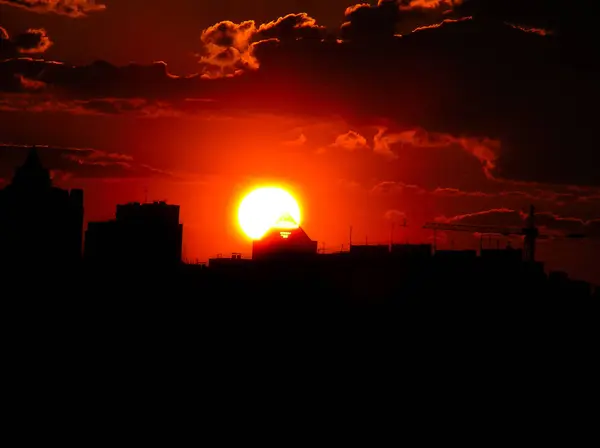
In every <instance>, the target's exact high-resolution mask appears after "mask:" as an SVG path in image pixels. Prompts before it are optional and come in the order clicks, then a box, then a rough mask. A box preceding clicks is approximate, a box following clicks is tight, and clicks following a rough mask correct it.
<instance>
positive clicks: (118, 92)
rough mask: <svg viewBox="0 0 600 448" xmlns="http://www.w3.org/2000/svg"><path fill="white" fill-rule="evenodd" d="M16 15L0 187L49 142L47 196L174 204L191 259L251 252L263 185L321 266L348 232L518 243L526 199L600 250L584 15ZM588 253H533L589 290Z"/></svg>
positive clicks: (322, 8) (495, 8)
mask: <svg viewBox="0 0 600 448" xmlns="http://www.w3.org/2000/svg"><path fill="white" fill-rule="evenodd" d="M10 3H14V2H10V1H3V2H0V17H1V18H0V27H2V29H3V30H5V31H1V32H0V34H2V36H1V37H0V39H1V46H0V47H1V49H2V50H1V51H2V54H0V59H2V61H1V62H0V89H1V91H2V99H1V100H0V131H1V134H0V135H1V138H0V144H2V146H1V147H0V178H1V179H3V181H4V182H3V183H2V184H1V185H0V186H2V187H4V186H5V185H6V184H7V183H8V182H9V181H10V179H11V176H12V172H13V169H14V168H15V167H16V166H17V165H19V164H21V162H22V161H23V160H24V157H25V153H26V151H27V148H28V147H29V146H31V145H39V146H40V154H41V157H42V159H43V161H44V163H45V165H46V166H48V167H49V168H51V169H52V170H53V178H54V181H55V182H56V184H57V185H59V186H61V187H63V188H67V189H72V188H82V189H84V190H85V192H86V195H85V198H84V201H85V204H84V206H85V210H86V222H89V221H103V220H107V219H110V218H111V217H112V216H113V215H114V207H115V205H116V204H123V203H128V202H132V201H139V202H144V200H145V198H146V197H147V198H148V199H149V200H164V199H167V200H168V202H169V203H175V204H179V205H181V214H182V216H181V219H182V222H183V223H185V226H186V227H185V228H186V231H185V237H184V239H185V241H184V246H185V249H186V250H185V252H186V256H187V257H188V258H190V259H196V258H198V259H201V260H203V261H204V260H207V259H208V258H209V257H211V256H214V255H215V254H217V253H224V254H227V253H230V252H245V253H248V252H250V247H251V242H250V241H249V240H248V239H247V238H245V237H244V235H242V234H241V232H240V231H239V227H238V224H237V222H236V219H235V214H236V207H237V204H238V203H239V201H240V200H241V198H242V197H243V196H244V195H245V194H246V193H247V192H248V191H250V190H252V189H254V188H255V187H256V186H257V185H261V184H265V183H266V184H273V185H278V186H284V187H286V188H288V189H289V190H291V191H293V193H294V195H295V196H296V197H297V198H298V201H299V202H300V204H301V205H302V208H303V211H304V212H305V213H304V216H303V228H305V229H306V231H307V233H308V235H310V237H311V238H314V239H315V240H317V241H319V243H320V244H321V243H323V242H324V243H325V244H326V246H327V247H328V248H331V249H334V248H338V247H341V246H342V245H343V244H347V243H348V239H349V238H348V229H349V227H350V226H352V227H353V234H354V239H355V241H357V242H358V241H365V240H368V241H370V242H372V243H374V242H386V241H388V240H389V234H390V227H391V226H392V225H393V224H396V230H395V232H396V233H395V235H396V238H398V239H399V240H404V239H408V240H409V241H410V242H414V243H418V242H430V241H429V240H430V238H431V237H432V234H431V232H430V231H427V230H424V229H422V228H421V227H422V226H423V225H424V224H425V223H427V222H449V223H464V224H496V225H506V226H517V225H520V223H521V222H522V215H523V213H526V211H527V208H528V206H529V204H531V203H532V204H534V205H535V206H536V208H537V210H538V214H539V218H540V219H539V225H540V227H541V228H542V230H543V231H544V232H546V233H550V234H553V233H585V234H588V235H591V236H594V235H598V233H599V227H600V224H599V223H600V221H599V220H600V207H599V205H600V187H599V180H598V179H599V178H598V176H597V173H596V171H597V167H598V162H599V160H598V151H597V144H596V143H595V124H594V120H593V114H592V113H587V112H585V111H587V110H593V107H592V106H593V104H595V101H596V100H597V99H598V97H599V92H598V86H597V85H596V83H595V81H594V80H595V79H596V75H597V74H598V71H599V69H598V66H597V62H596V61H592V60H588V59H587V58H586V56H585V55H586V54H587V53H588V51H589V50H591V51H593V50H594V47H593V46H594V45H595V44H594V43H593V42H594V41H595V40H594V39H592V38H590V33H592V31H591V29H592V28H590V27H589V26H587V23H588V22H586V20H589V18H587V16H591V15H587V16H586V15H585V14H581V13H580V11H581V9H579V10H577V11H575V8H573V7H571V6H563V8H562V9H561V10H560V11H557V10H556V9H553V8H554V7H552V6H543V5H544V4H550V3H552V2H542V1H540V2H536V3H539V5H542V6H541V7H538V9H537V10H536V11H534V12H533V13H532V11H531V10H530V9H528V7H525V6H522V5H521V6H518V7H515V5H516V4H517V3H516V2H513V1H508V2H503V3H502V4H503V5H504V6H499V5H500V4H499V3H498V2H485V1H476V0H472V1H465V2H462V3H463V5H460V6H456V5H454V6H453V5H451V3H453V2H438V3H439V4H441V5H442V6H441V7H438V8H430V7H425V6H424V5H425V4H427V6H430V4H432V3H434V2H408V1H407V2H399V3H397V2H389V1H388V2H385V1H384V2H381V3H380V4H379V6H375V5H374V4H375V3H377V2H370V3H371V6H370V7H369V8H367V7H366V6H362V7H356V8H350V9H348V10H346V7H352V2H342V1H340V2H326V3H327V4H326V5H325V4H324V3H325V2H311V1H296V2H293V1H287V2H286V1H283V2H275V3H277V4H276V5H275V4H274V2H256V3H254V4H250V3H249V2H234V1H224V2H219V5H206V4H202V3H203V2H192V1H184V0H177V1H175V2H166V1H164V2H163V1H157V2H152V5H148V4H146V3H144V5H145V6H144V8H143V11H144V14H141V15H140V14H136V15H135V17H136V21H135V26H131V24H130V21H131V17H132V14H135V13H136V11H139V10H141V9H139V8H141V7H142V3H141V2H138V1H137V0H131V1H128V2H116V1H106V2H96V7H89V8H85V3H86V2H80V5H83V7H82V9H79V10H75V11H69V10H52V5H51V2H37V3H36V5H37V6H36V8H35V10H29V9H27V8H26V7H19V8H15V7H13V6H11V5H10ZM44 3H47V7H46V8H44ZM455 3H456V2H455ZM99 4H105V6H106V8H99V7H98V5H99ZM419 4H420V6H419ZM486 4H487V5H492V6H486ZM23 5H25V6H26V5H27V2H22V5H21V6H23ZM539 5H538V6H539ZM583 9H584V10H585V8H583ZM345 11H346V12H345ZM559 12H560V14H559ZM303 13H304V14H303ZM286 14H292V15H286ZM167 17H172V18H173V19H167ZM280 17H282V18H284V19H282V20H278V19H279V18H280ZM313 19H314V20H313ZM444 19H446V22H445V23H444V22H443V20H444ZM226 20H231V21H232V22H231V23H230V22H224V21H226ZM244 20H253V21H254V22H245V24H242V23H243V22H244ZM342 22H344V23H345V25H343V26H341V24H342ZM216 24H219V25H218V26H215V25H216ZM240 24H242V25H240ZM438 24H441V25H440V26H433V25H438ZM261 25H262V26H261ZM30 28H31V29H33V30H34V31H31V32H29V33H28V32H27V30H28V29H30ZM41 28H43V29H44V31H43V32H42V31H39V30H40V29H41ZM106 29H111V30H112V31H113V33H114V34H111V35H109V36H105V35H104V33H105V30H106ZM36 30H37V31H36ZM415 30H416V31H415ZM99 35H102V36H103V37H102V38H98V37H97V36H99ZM399 35H402V36H403V37H399ZM273 39H278V41H275V40H273ZM591 54H593V53H591ZM18 58H21V59H18ZM23 58H33V59H23ZM100 60H101V62H99V61H100ZM131 61H136V62H137V65H127V64H128V63H129V62H131ZM154 61H162V62H157V63H153V62H154ZM195 74H196V75H197V76H194V75H195ZM229 75H233V76H229ZM205 78H214V79H205ZM580 111H581V112H580ZM304 218H305V219H304ZM405 219H406V221H407V226H406V227H402V223H403V222H404V220H405ZM447 238H448V239H447V240H446V241H442V240H440V244H442V245H444V247H446V248H451V247H456V248H458V247H473V248H476V247H477V246H478V245H479V241H478V239H477V238H474V237H472V236H471V235H468V234H464V235H459V234H456V235H455V234H447ZM597 241H598V240H597V239H594V238H590V239H587V240H582V241H547V242H543V243H541V244H540V245H539V246H540V247H539V256H540V258H541V259H542V260H544V261H546V262H547V263H548V265H549V266H551V267H553V268H555V269H560V270H565V271H567V272H569V273H570V274H571V275H572V276H574V277H578V278H582V279H587V280H590V281H594V280H595V279H596V278H599V277H600V272H599V271H598V269H599V268H598V265H597V263H593V261H592V260H593V259H594V257H597V254H598V253H599V250H600V246H599V243H598V242H597ZM504 242H505V241H503V242H502V244H504ZM595 282H596V283H597V282H598V281H597V280H595Z"/></svg>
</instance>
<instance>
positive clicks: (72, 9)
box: [0, 0, 106, 18]
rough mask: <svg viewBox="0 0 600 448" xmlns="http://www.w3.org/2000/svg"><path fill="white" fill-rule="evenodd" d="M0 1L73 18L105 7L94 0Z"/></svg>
mask: <svg viewBox="0 0 600 448" xmlns="http://www.w3.org/2000/svg"><path fill="white" fill-rule="evenodd" d="M2 3H3V4H6V5H10V6H16V7H18V8H23V9H27V10H29V11H33V12H37V13H54V14H60V15H64V16H69V17H75V18H78V17H85V16H87V15H88V14H89V13H90V12H96V11H103V10H104V9H106V5H104V4H101V3H98V2H96V1H95V0H0V4H2Z"/></svg>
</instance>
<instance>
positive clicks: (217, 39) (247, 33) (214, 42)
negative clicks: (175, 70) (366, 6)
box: [199, 13, 325, 78]
mask: <svg viewBox="0 0 600 448" xmlns="http://www.w3.org/2000/svg"><path fill="white" fill-rule="evenodd" d="M324 35H325V28H324V27H322V26H319V25H318V24H317V22H316V20H315V19H314V18H312V17H310V16H309V15H308V14H306V13H298V14H288V15H286V16H284V17H280V18H279V19H277V20H274V21H272V22H268V23H263V24H261V25H257V24H256V22H255V21H254V20H247V21H244V22H241V23H234V22H231V21H229V20H226V21H222V22H219V23H217V24H215V25H213V26H210V27H209V28H207V29H205V30H204V31H203V32H202V34H201V36H200V42H201V44H202V51H201V52H200V54H199V56H200V60H199V64H200V72H201V74H202V75H203V76H204V77H206V78H218V77H223V76H234V75H239V74H241V73H243V72H244V71H247V70H256V69H258V67H259V65H260V63H259V60H258V58H257V57H256V55H255V49H256V46H257V44H260V43H263V44H264V43H268V42H273V41H277V42H280V41H284V42H286V41H294V40H298V39H321V38H322V37H324Z"/></svg>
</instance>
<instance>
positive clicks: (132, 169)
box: [0, 144, 175, 180]
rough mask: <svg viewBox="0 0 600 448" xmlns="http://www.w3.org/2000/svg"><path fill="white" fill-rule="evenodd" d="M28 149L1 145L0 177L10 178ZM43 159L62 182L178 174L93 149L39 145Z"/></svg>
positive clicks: (130, 158) (165, 176) (129, 157)
mask: <svg viewBox="0 0 600 448" xmlns="http://www.w3.org/2000/svg"><path fill="white" fill-rule="evenodd" d="M29 148H30V147H29V146H22V145H13V144H0V167H2V169H1V170H0V178H5V179H10V178H11V177H12V175H13V169H14V167H16V166H17V165H19V164H20V163H22V161H23V159H24V157H25V155H26V153H27V151H28V150H29ZM38 151H39V154H40V158H41V159H42V162H43V163H44V165H45V166H46V167H47V168H48V169H50V170H51V171H52V172H53V173H54V174H55V175H56V176H58V177H59V179H60V180H66V179H73V178H101V179H106V178H109V179H123V178H127V179H131V178H169V179H174V178H175V175H174V174H173V173H169V172H167V171H164V170H160V169H158V168H154V167H151V166H149V165H145V164H140V163H137V162H136V161H135V160H134V159H133V158H132V157H131V156H129V155H126V154H121V153H114V152H105V151H100V150H97V149H90V148H65V147H55V146H38Z"/></svg>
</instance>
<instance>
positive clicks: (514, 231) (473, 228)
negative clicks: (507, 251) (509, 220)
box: [423, 222, 526, 235]
mask: <svg viewBox="0 0 600 448" xmlns="http://www.w3.org/2000/svg"><path fill="white" fill-rule="evenodd" d="M423 228H424V229H430V230H444V231H454V232H471V233H486V234H496V235H524V234H525V232H526V231H525V229H522V228H519V227H501V226H477V225H469V224H451V223H445V222H428V223H427V224H425V225H424V226H423Z"/></svg>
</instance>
